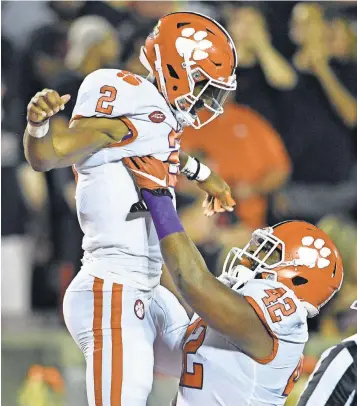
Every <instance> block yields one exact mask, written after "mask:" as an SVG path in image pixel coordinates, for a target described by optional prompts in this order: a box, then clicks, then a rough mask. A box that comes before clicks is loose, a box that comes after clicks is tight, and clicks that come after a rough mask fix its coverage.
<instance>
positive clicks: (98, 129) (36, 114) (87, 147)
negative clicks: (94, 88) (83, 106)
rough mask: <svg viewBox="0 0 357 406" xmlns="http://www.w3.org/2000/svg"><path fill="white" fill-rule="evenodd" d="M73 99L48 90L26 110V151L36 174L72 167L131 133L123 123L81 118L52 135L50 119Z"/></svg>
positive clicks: (36, 97) (32, 101) (36, 98)
mask: <svg viewBox="0 0 357 406" xmlns="http://www.w3.org/2000/svg"><path fill="white" fill-rule="evenodd" d="M69 99H70V96H69V95H64V96H62V97H60V96H59V94H58V93H57V92H56V91H54V90H50V89H45V90H43V91H42V92H39V93H37V94H36V96H35V97H33V98H32V99H31V101H30V103H29V105H28V107H27V120H28V125H27V127H26V130H25V133H24V150H25V156H26V159H27V161H28V162H29V164H30V165H31V166H32V168H33V169H34V170H36V171H41V172H44V171H48V170H50V169H53V168H59V167H65V166H70V165H72V164H74V163H76V162H78V161H80V160H81V159H83V158H85V157H86V156H88V155H89V154H91V153H93V152H95V151H97V150H99V149H101V148H103V147H105V146H107V145H108V144H111V143H113V142H119V141H120V140H121V139H122V138H123V137H124V136H125V135H127V134H128V132H129V129H128V127H127V126H126V124H125V123H124V122H122V121H121V120H120V119H108V118H96V117H91V118H81V119H78V120H75V121H73V123H72V124H71V126H70V128H68V129H65V130H63V131H61V132H60V133H56V132H54V133H50V132H49V119H50V117H52V116H53V115H54V114H56V113H58V111H60V110H63V109H64V106H65V104H66V103H67V102H68V101H69Z"/></svg>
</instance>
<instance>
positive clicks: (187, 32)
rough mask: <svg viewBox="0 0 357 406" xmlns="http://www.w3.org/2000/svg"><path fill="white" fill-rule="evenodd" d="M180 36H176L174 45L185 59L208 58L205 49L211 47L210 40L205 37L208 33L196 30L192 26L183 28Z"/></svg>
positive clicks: (198, 59)
mask: <svg viewBox="0 0 357 406" xmlns="http://www.w3.org/2000/svg"><path fill="white" fill-rule="evenodd" d="M181 35H182V37H178V38H177V40H176V42H175V45H176V50H177V52H178V53H179V55H180V56H183V57H184V58H185V59H187V60H190V59H191V58H192V59H193V60H194V61H201V60H202V59H206V58H208V52H206V50H207V49H209V48H211V46H212V45H213V44H212V42H211V41H210V40H208V39H205V38H206V37H207V35H208V33H207V32H206V31H197V32H196V30H195V29H194V28H184V29H183V30H182V31H181Z"/></svg>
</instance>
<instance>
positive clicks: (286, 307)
mask: <svg viewBox="0 0 357 406" xmlns="http://www.w3.org/2000/svg"><path fill="white" fill-rule="evenodd" d="M265 293H266V294H267V295H268V296H266V297H264V298H263V303H264V304H265V306H266V307H267V309H268V312H269V315H270V318H271V320H272V322H273V323H276V322H278V321H281V315H280V314H279V313H281V314H282V315H283V316H290V315H291V314H294V313H295V312H296V304H295V303H294V301H293V299H291V298H290V297H286V298H285V299H283V302H284V303H275V302H277V300H278V299H279V298H281V297H282V296H284V295H285V293H286V290H285V289H283V288H277V289H266V290H265Z"/></svg>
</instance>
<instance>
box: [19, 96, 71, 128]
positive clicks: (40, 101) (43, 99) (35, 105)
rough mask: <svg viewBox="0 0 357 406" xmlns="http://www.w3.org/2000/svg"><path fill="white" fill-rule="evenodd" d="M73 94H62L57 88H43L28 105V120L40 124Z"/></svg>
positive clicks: (61, 107) (62, 107) (61, 108)
mask: <svg viewBox="0 0 357 406" xmlns="http://www.w3.org/2000/svg"><path fill="white" fill-rule="evenodd" d="M70 98H71V96H70V95H69V94H65V95H64V96H60V95H59V94H58V93H57V92H56V91H55V90H51V89H43V90H42V91H41V92H38V93H36V95H35V96H34V97H33V98H32V99H31V101H30V103H29V104H28V106H27V121H29V122H31V123H35V124H40V123H42V122H43V121H46V120H47V119H48V118H50V117H52V116H53V115H55V114H56V113H58V112H59V111H60V110H64V106H65V105H66V104H67V103H68V102H69V100H70Z"/></svg>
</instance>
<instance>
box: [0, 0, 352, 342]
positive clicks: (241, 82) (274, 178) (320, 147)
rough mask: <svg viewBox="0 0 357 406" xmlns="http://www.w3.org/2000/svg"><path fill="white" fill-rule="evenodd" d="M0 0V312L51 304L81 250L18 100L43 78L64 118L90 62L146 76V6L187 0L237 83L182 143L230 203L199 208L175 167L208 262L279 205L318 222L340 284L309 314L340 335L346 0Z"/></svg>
mask: <svg viewBox="0 0 357 406" xmlns="http://www.w3.org/2000/svg"><path fill="white" fill-rule="evenodd" d="M1 7H2V37H1V45H2V58H1V68H2V77H1V81H2V82H1V97H2V116H1V117H2V137H1V146H2V150H1V158H2V160H1V161H2V162H1V166H2V173H1V180H2V186H1V188H2V189H1V191H2V201H1V205H2V296H3V300H2V306H3V312H4V313H5V314H7V313H8V314H14V313H18V314H23V313H24V312H26V311H28V309H29V308H31V309H33V310H42V311H43V310H46V309H55V308H58V309H60V308H61V306H60V303H61V300H62V294H63V292H64V289H65V288H66V286H67V284H68V282H69V281H70V280H71V278H72V277H73V276H74V274H75V273H76V272H78V270H79V268H80V259H81V256H82V251H81V238H82V234H81V230H80V228H79V225H78V222H77V218H76V209H75V200H74V190H75V186H74V179H73V174H72V172H71V169H70V168H67V169H58V170H53V171H50V172H47V173H37V172H34V171H32V169H30V168H29V166H28V165H27V163H26V161H25V159H24V155H23V150H22V134H23V130H24V128H25V122H26V106H27V104H28V102H29V100H30V99H31V97H32V96H33V95H35V93H36V92H38V91H40V90H42V89H43V88H54V89H56V90H57V91H58V92H59V93H60V94H66V93H69V94H71V96H72V99H71V102H70V103H68V105H67V108H66V109H65V110H64V111H63V113H62V114H61V115H59V114H58V115H56V116H55V117H54V118H52V119H51V131H61V128H63V127H64V126H67V125H68V120H69V118H70V116H71V112H72V108H73V106H74V104H75V100H76V94H77V91H78V88H79V85H80V84H81V82H82V80H83V78H84V77H85V76H86V75H87V74H89V73H90V72H92V71H94V70H96V69H99V68H103V67H114V68H120V69H126V70H129V71H133V72H135V73H137V74H140V75H143V76H145V75H146V73H147V72H146V71H145V69H144V68H143V67H142V65H141V64H140V62H139V59H138V55H139V50H140V46H141V45H142V44H143V43H144V40H145V37H146V36H147V34H148V33H149V32H150V31H151V30H152V28H153V27H154V25H155V23H156V21H157V19H158V18H159V17H161V16H163V15H165V14H167V13H169V12H172V11H179V10H186V11H187V10H190V11H199V12H202V13H205V14H207V15H210V16H212V17H214V18H216V19H218V20H219V21H220V22H221V23H222V24H223V25H224V26H225V27H226V28H227V29H228V30H229V32H230V33H231V35H232V38H233V40H234V42H235V44H236V46H237V49H238V55H239V68H238V70H237V77H238V89H237V91H236V93H235V94H234V95H232V97H231V98H230V100H228V101H227V104H226V107H225V114H224V115H223V116H221V117H220V118H218V119H217V120H216V121H214V122H213V123H212V124H210V125H208V126H207V127H204V128H203V129H201V130H199V131H196V130H193V129H187V130H186V131H185V134H184V137H183V141H182V148H183V149H184V150H185V151H186V152H189V153H190V154H192V155H195V156H197V157H199V158H201V159H202V160H204V161H205V162H206V163H207V164H208V165H209V166H210V167H211V168H212V169H214V170H215V171H217V172H218V173H220V174H221V175H222V176H223V177H224V178H225V179H226V180H227V181H228V182H229V184H230V185H231V187H232V190H233V196H234V197H235V199H236V200H237V202H238V204H237V206H236V210H235V212H234V213H229V214H222V215H219V216H217V217H216V218H215V219H213V220H212V218H210V219H207V218H206V217H204V216H203V215H202V209H201V203H202V200H203V198H204V196H202V195H201V194H200V193H199V190H198V189H197V188H196V187H195V185H194V184H192V182H191V183H190V182H188V181H185V180H182V181H180V184H179V186H178V190H177V191H178V208H179V211H180V214H181V218H182V220H183V223H184V225H185V227H186V229H187V231H188V232H189V234H190V236H191V237H192V239H193V240H194V242H195V243H196V245H197V246H198V247H199V249H200V250H201V252H202V254H203V255H204V257H205V259H206V261H207V263H208V266H209V268H210V270H211V271H212V272H213V273H214V274H219V273H220V269H221V266H222V261H223V259H224V257H225V254H226V252H227V251H228V250H229V249H230V248H231V247H232V245H235V246H241V245H242V244H244V243H245V242H246V241H247V239H248V238H249V235H250V233H251V231H252V230H253V229H254V228H257V227H262V226H264V225H266V224H272V223H276V222H278V221H282V220H285V219H289V218H295V219H305V220H308V221H310V222H313V223H315V224H318V225H319V226H320V227H322V228H323V229H324V230H325V231H327V232H328V233H329V234H330V235H331V237H332V238H333V239H334V241H335V242H336V244H337V246H338V247H339V249H340V251H341V254H342V256H343V260H344V266H345V283H344V285H343V288H342V293H340V294H339V295H337V298H336V299H335V300H333V301H332V303H331V305H329V306H328V307H327V309H326V310H325V311H324V312H323V313H322V315H321V317H318V318H316V320H312V324H311V326H310V327H311V328H312V331H317V332H320V333H322V334H325V335H329V334H335V335H337V336H346V335H348V334H349V332H350V331H351V328H352V329H353V325H354V326H356V325H357V320H356V319H353V317H356V316H354V315H353V312H350V311H349V310H348V307H349V304H350V303H351V302H352V301H353V300H354V299H356V298H357V297H356V296H357V294H356V291H357V4H356V2H342V1H341V2H338V1H337V2H317V3H313V2H308V3H307V2H306V3H305V2H294V1H289V2H285V1H280V2H253V3H252V2H229V1H228V2H214V1H213V2H186V1H165V2H162V1H161V2H151V1H145V2H131V1H121V2H115V1H106V2H104V1H31V2H26V1H16V2H10V1H4V2H2V5H1ZM18 281H20V283H19V282H18ZM30 287H31V288H30Z"/></svg>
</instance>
